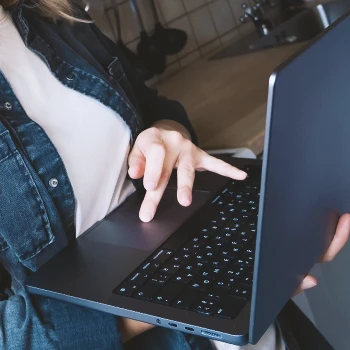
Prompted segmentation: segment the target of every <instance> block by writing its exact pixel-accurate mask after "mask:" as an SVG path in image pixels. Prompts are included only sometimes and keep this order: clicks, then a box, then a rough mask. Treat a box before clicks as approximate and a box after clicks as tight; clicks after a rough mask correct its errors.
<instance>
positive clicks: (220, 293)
mask: <svg viewBox="0 0 350 350" xmlns="http://www.w3.org/2000/svg"><path fill="white" fill-rule="evenodd" d="M228 295H229V290H228V289H224V288H219V287H216V286H212V287H210V288H209V289H208V290H207V291H206V292H205V294H204V297H205V298H207V299H214V300H217V301H222V300H224V299H225V298H226V297H228Z"/></svg>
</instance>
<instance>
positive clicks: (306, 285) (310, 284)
mask: <svg viewBox="0 0 350 350" xmlns="http://www.w3.org/2000/svg"><path fill="white" fill-rule="evenodd" d="M316 286H317V283H315V282H313V281H306V282H304V283H303V284H302V285H301V288H302V289H304V290H305V289H310V288H313V287H316Z"/></svg>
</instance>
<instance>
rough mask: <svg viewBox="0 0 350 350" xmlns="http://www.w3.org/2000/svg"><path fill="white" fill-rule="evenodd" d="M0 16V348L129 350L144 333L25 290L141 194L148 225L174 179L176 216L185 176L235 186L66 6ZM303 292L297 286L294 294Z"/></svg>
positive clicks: (171, 335)
mask: <svg viewBox="0 0 350 350" xmlns="http://www.w3.org/2000/svg"><path fill="white" fill-rule="evenodd" d="M0 5H1V6H2V7H1V8H0V194H1V196H0V198H1V206H0V259H1V263H2V265H3V266H4V268H5V269H3V271H2V274H1V282H2V287H3V289H5V288H7V289H6V293H3V294H2V299H3V300H2V301H1V302H0V315H1V317H2V320H3V321H2V327H1V329H0V348H1V349H16V350H18V349H56V348H62V349H122V348H123V347H124V346H125V347H129V348H132V347H133V344H134V345H135V343H132V342H133V341H134V340H135V339H136V340H137V339H138V337H136V338H135V336H137V335H140V334H141V333H143V332H145V331H147V330H148V329H149V328H151V326H149V325H145V324H141V323H138V322H135V321H131V320H126V319H118V320H117V319H116V318H115V317H114V316H112V315H108V314H104V313H100V312H96V311H92V310H89V309H84V308H80V307H77V306H74V305H71V304H66V303H63V302H58V301H55V300H51V299H47V298H42V297H32V296H29V295H28V293H27V292H26V290H25V289H24V288H23V281H24V279H25V278H26V276H28V274H29V273H30V272H31V271H35V270H37V269H38V268H39V267H40V266H41V265H43V264H44V263H45V262H47V261H48V260H49V259H50V258H51V257H52V256H54V255H55V254H56V253H57V252H59V251H60V250H61V249H62V248H64V247H65V246H66V245H67V244H68V243H69V242H70V241H71V240H73V239H74V238H75V237H77V236H79V235H80V234H81V233H82V232H84V231H85V230H86V229H88V228H89V227H90V226H91V225H93V224H94V223H95V222H96V221H98V220H100V219H102V218H103V217H104V216H105V215H107V214H108V213H109V212H110V211H112V210H113V209H114V208H116V207H117V206H118V205H119V204H120V203H121V202H122V201H123V200H124V199H125V198H126V197H127V196H128V195H130V194H131V193H132V192H133V191H134V190H135V188H140V187H142V185H144V187H145V189H146V195H145V199H144V201H143V204H142V207H141V208H140V219H141V220H143V221H145V222H147V221H150V220H152V218H153V216H154V214H155V212H156V209H157V205H158V203H159V201H160V199H161V197H162V195H163V192H164V189H165V187H166V184H167V182H168V180H169V176H170V173H171V171H172V169H173V168H174V167H177V169H178V194H177V196H178V201H179V202H180V204H182V205H184V206H188V205H189V204H190V203H191V190H192V184H193V179H194V171H195V169H206V170H209V171H214V172H217V173H219V174H222V175H224V176H228V177H231V178H233V179H244V178H245V176H246V174H245V173H244V172H242V171H240V170H238V169H235V168H233V167H231V166H230V165H228V164H225V163H224V162H221V161H219V160H217V159H215V158H212V157H210V156H209V155H207V154H206V153H205V152H204V151H202V150H200V149H199V148H197V147H196V146H195V145H194V143H195V142H196V136H195V134H194V131H193V129H192V127H191V125H190V123H189V121H188V119H187V116H186V113H185V111H184V109H183V107H182V106H181V105H180V104H179V103H177V102H175V101H170V100H167V99H165V98H163V97H160V96H158V95H157V93H156V92H155V91H153V90H150V89H148V88H147V87H146V86H145V85H144V84H142V83H141V82H139V81H138V80H137V78H135V77H134V75H133V72H132V71H131V70H130V68H129V66H128V65H127V63H126V62H125V61H124V59H123V57H122V56H121V55H120V52H119V50H118V47H117V46H116V45H114V44H113V43H112V42H110V41H109V40H108V39H107V38H106V37H105V36H103V35H102V34H101V33H100V31H99V30H98V29H97V28H96V27H95V26H94V25H93V24H91V23H90V22H89V19H88V18H87V17H86V14H85V13H84V12H83V11H81V10H80V9H77V8H76V9H74V10H73V9H72V7H71V4H70V1H69V0H36V1H34V0H32V1H31V0H28V1H22V0H0ZM193 142H194V143H193ZM130 149H131V151H130ZM127 174H128V175H129V177H128V176H127ZM102 176H103V179H104V181H103V183H102V182H101V181H100V179H101V178H102ZM141 178H143V184H142V183H140V179H141ZM349 226H350V219H349V217H348V216H344V217H343V218H342V219H341V221H340V223H339V226H338V230H337V233H336V236H335V240H334V241H333V244H332V246H331V247H330V250H329V251H328V253H327V255H326V259H327V260H329V259H330V258H333V257H334V256H335V255H336V253H337V252H338V251H339V250H340V249H341V248H342V246H343V245H344V244H345V242H346V240H347V237H348V233H349V231H350V229H349ZM6 270H7V271H8V272H9V273H10V275H11V279H9V278H6V276H7V272H6ZM9 281H11V283H7V282H9ZM312 285H315V280H314V279H313V278H311V277H307V278H306V279H305V281H304V283H303V284H302V286H301V288H302V289H306V288H308V287H311V286H312ZM154 331H155V332H157V333H156V335H157V338H155V336H154V333H151V332H154ZM271 331H272V334H275V333H274V329H273V327H272V328H271ZM270 333H271V332H270ZM146 334H151V336H150V337H148V339H147V342H148V344H146V343H145V344H143V345H142V346H141V347H142V348H143V349H148V348H149V349H156V348H159V349H171V348H174V349H190V348H191V349H213V348H221V347H222V346H223V344H220V343H218V342H216V343H211V342H209V341H208V340H206V339H202V338H195V337H190V336H185V335H183V334H181V333H179V332H175V331H169V330H163V329H154V330H152V331H150V332H146V333H144V334H143V335H146ZM265 338H266V337H265ZM267 338H268V339H270V338H271V336H270V338H269V336H268V337H267ZM271 339H272V343H270V344H273V343H274V342H275V340H276V336H275V335H273V336H272V338H271ZM160 344H162V345H160ZM281 346H283V345H281ZM139 348H140V346H139ZM231 348H234V347H231ZM231 348H230V349H231ZM257 348H258V347H257ZM270 348H271V347H270Z"/></svg>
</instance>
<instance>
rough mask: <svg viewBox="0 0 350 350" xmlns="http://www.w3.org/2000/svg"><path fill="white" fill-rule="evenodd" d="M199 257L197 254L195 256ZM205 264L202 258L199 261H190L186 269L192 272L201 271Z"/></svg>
mask: <svg viewBox="0 0 350 350" xmlns="http://www.w3.org/2000/svg"><path fill="white" fill-rule="evenodd" d="M195 258H197V256H196V257H195ZM203 266H204V261H203V260H202V259H200V260H199V261H196V260H194V261H192V260H191V261H189V262H188V264H187V265H185V267H184V268H185V271H191V272H199V271H200V270H201V269H202V268H203Z"/></svg>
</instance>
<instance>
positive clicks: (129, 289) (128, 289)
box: [114, 282, 139, 296]
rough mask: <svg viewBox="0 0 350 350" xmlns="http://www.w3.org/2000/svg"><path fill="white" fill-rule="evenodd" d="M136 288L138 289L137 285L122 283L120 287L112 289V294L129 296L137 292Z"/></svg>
mask: <svg viewBox="0 0 350 350" xmlns="http://www.w3.org/2000/svg"><path fill="white" fill-rule="evenodd" d="M137 288H139V286H138V285H137V284H135V283H130V282H126V283H123V284H122V285H121V286H120V287H117V288H116V289H114V293H116V294H120V295H126V296H130V295H131V294H132V293H134V292H135V291H136V290H137Z"/></svg>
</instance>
